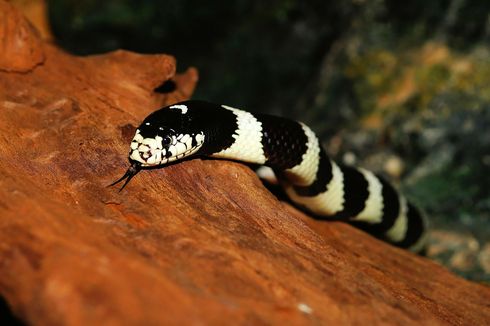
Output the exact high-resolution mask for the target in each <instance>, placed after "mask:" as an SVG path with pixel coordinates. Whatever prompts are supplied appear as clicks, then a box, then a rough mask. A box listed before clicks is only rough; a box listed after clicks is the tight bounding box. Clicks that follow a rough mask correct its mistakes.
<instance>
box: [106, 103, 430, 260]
mask: <svg viewBox="0 0 490 326" xmlns="http://www.w3.org/2000/svg"><path fill="white" fill-rule="evenodd" d="M197 156H210V157H217V158H225V159H231V160H236V161H243V162H249V163H254V164H260V165H265V166H269V167H271V168H272V169H273V170H274V171H275V174H276V176H277V177H278V178H279V181H280V184H281V186H282V187H283V189H284V191H285V192H286V194H287V195H288V197H289V198H290V199H291V201H293V202H294V203H295V204H296V205H297V206H299V207H301V208H303V209H305V210H307V211H309V212H311V213H312V214H314V215H315V216H316V217H319V218H324V219H336V220H343V221H346V222H349V223H352V224H354V225H355V226H357V227H360V228H361V229H364V230H366V231H367V232H369V233H371V234H372V235H374V236H376V237H378V238H381V239H383V240H385V241H387V242H389V243H391V244H394V245H396V246H399V247H403V248H407V249H410V250H411V251H414V252H420V251H422V250H423V249H424V247H425V240H426V236H425V235H426V232H425V229H426V227H425V225H426V221H425V219H424V217H423V216H422V215H421V214H420V213H419V211H418V210H417V209H416V208H415V207H414V206H413V205H411V204H410V203H408V202H407V200H406V199H405V198H404V197H403V196H402V195H401V194H399V193H398V192H397V191H396V190H395V189H394V188H393V187H392V186H391V185H390V184H389V183H388V182H386V181H385V180H383V179H382V178H381V177H379V176H377V175H375V174H374V173H372V172H370V171H367V170H364V169H361V168H354V167H350V166H346V165H343V164H338V163H335V162H334V161H332V160H331V159H330V158H329V157H328V155H327V154H326V152H325V151H324V150H323V149H322V148H321V146H320V143H319V140H318V138H317V137H316V135H315V134H314V133H313V131H312V130H311V129H310V128H309V127H308V126H306V125H304V124H303V123H301V122H296V121H292V120H288V119H284V118H280V117H275V116H271V115H266V114H252V113H249V112H246V111H242V110H238V109H235V108H231V107H228V106H225V105H218V104H212V103H207V102H202V101H185V102H181V103H178V104H174V105H171V106H168V107H164V108H162V109H160V110H158V111H155V112H153V113H151V114H150V115H149V116H148V117H146V119H145V120H144V121H143V123H142V124H141V125H140V126H139V127H138V129H137V130H136V134H135V136H134V138H133V140H132V142H131V149H130V152H129V160H130V162H131V167H130V168H129V169H128V171H127V172H126V174H125V175H124V176H123V177H122V178H121V179H119V180H117V181H116V182H115V183H114V184H116V183H119V182H121V181H123V180H126V183H125V184H124V185H126V184H127V182H128V181H129V180H130V179H131V178H132V177H133V176H134V175H135V174H136V173H138V171H139V170H140V169H141V168H145V167H155V166H164V165H166V164H168V163H170V162H174V161H177V160H181V159H183V158H189V157H197ZM123 187H124V186H123Z"/></svg>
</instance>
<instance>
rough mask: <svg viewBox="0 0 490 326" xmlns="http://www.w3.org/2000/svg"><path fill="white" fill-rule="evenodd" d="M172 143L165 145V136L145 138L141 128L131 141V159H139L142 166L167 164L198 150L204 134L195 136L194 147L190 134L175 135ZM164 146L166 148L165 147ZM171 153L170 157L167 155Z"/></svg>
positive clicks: (172, 137)
mask: <svg viewBox="0 0 490 326" xmlns="http://www.w3.org/2000/svg"><path fill="white" fill-rule="evenodd" d="M170 137H171V143H170V144H168V145H163V137H161V136H156V137H155V138H150V137H149V138H143V137H142V136H141V133H140V131H139V130H137V131H136V134H135V136H134V138H133V141H132V142H131V153H130V155H129V157H130V159H132V160H134V161H138V162H140V163H141V165H142V166H155V165H161V164H166V163H169V162H172V161H175V160H178V159H181V158H183V157H186V156H189V155H191V154H194V153H195V152H197V151H198V150H199V149H200V148H201V147H202V145H203V144H204V134H202V133H200V134H198V135H196V137H195V146H194V147H192V143H193V138H192V136H191V135H188V134H179V135H177V136H175V135H173V136H170ZM164 146H165V147H166V148H164ZM166 154H169V155H170V157H168V158H167V157H166Z"/></svg>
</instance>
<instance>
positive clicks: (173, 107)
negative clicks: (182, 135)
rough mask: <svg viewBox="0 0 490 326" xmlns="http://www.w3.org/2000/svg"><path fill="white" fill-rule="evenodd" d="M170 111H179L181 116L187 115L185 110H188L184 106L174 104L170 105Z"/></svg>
mask: <svg viewBox="0 0 490 326" xmlns="http://www.w3.org/2000/svg"><path fill="white" fill-rule="evenodd" d="M169 108H170V109H177V110H180V113H182V114H186V113H187V110H189V108H188V107H187V105H184V104H176V105H172V106H170V107H169Z"/></svg>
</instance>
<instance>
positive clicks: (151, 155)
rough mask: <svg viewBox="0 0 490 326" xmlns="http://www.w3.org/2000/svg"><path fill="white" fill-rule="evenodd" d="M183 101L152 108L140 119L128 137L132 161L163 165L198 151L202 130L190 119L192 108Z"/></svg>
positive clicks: (202, 138)
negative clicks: (131, 136) (131, 135)
mask: <svg viewBox="0 0 490 326" xmlns="http://www.w3.org/2000/svg"><path fill="white" fill-rule="evenodd" d="M184 103H186V102H183V103H180V104H175V105H171V106H169V107H165V108H163V109H160V110H158V111H155V112H153V113H152V114H150V115H149V116H148V117H147V118H146V119H145V120H144V121H143V122H142V123H141V125H140V126H139V127H138V129H136V133H135V135H134V137H133V140H132V141H131V149H130V151H129V160H130V162H131V163H135V162H137V163H138V164H140V165H141V167H152V166H158V165H164V164H167V163H170V162H173V161H176V160H180V159H182V158H184V157H189V156H191V155H193V154H195V153H197V152H198V151H199V149H200V148H201V147H202V145H203V144H204V138H205V135H204V131H202V130H200V129H199V128H198V127H197V124H196V123H194V122H193V119H192V115H191V114H190V112H189V111H191V110H192V108H191V107H190V105H189V104H184Z"/></svg>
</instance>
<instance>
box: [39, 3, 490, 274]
mask: <svg viewBox="0 0 490 326" xmlns="http://www.w3.org/2000/svg"><path fill="white" fill-rule="evenodd" d="M48 5H49V13H50V23H51V27H52V29H53V33H54V36H55V40H56V43H58V44H59V45H60V46H61V47H63V48H64V49H66V50H67V51H69V52H72V53H75V54H79V55H89V54H95V53H102V52H107V51H111V50H114V49H120V48H122V49H127V50H132V51H136V52H142V53H168V54H172V55H174V56H175V57H176V58H177V59H178V66H179V69H181V70H184V69H185V68H187V67H189V66H195V67H197V68H198V70H199V73H200V81H199V84H198V88H197V90H196V92H195V95H194V98H199V99H205V100H210V101H214V102H218V103H225V104H228V105H232V106H235V107H240V108H243V109H247V110H250V111H262V112H269V113H273V114H277V115H282V116H286V117H290V118H294V119H298V120H302V121H304V122H306V123H307V124H309V125H310V126H311V127H312V128H313V129H314V130H315V131H316V132H317V133H318V134H319V135H320V137H321V138H322V140H323V143H324V146H325V147H326V148H327V149H328V151H329V153H330V154H331V155H332V156H333V157H335V158H336V159H338V160H340V161H345V162H347V163H355V164H357V165H361V166H364V167H367V168H370V169H372V170H375V171H377V172H380V173H382V174H387V175H388V176H389V178H390V179H391V180H394V182H395V183H398V184H399V186H400V187H402V188H403V190H404V191H405V192H406V193H407V195H408V197H409V198H411V199H412V200H413V201H414V202H416V203H417V204H418V205H419V206H420V207H422V208H423V209H424V210H425V211H426V212H427V214H428V215H429V216H430V218H431V221H432V224H433V230H434V232H433V233H432V237H431V240H430V243H431V245H430V248H429V257H431V258H434V259H436V260H438V261H440V262H442V263H443V264H445V265H447V266H448V267H449V268H451V269H453V270H454V271H456V272H457V273H459V274H461V275H463V276H465V277H468V278H470V279H473V280H477V281H482V282H490V213H489V211H490V175H489V174H490V173H489V172H490V169H489V168H490V131H489V129H490V47H489V45H488V44H489V41H490V2H489V1H483V0H482V1H471V0H451V1H449V0H447V1H442V0H432V1H427V0H424V1H421V0H414V1H406V2H403V3H402V2H400V1H395V0H372V1H367V0H351V1H299V0H298V1H293V0H280V1H253V0H247V1H245V0H238V1H220V2H217V1H216V2H210V1H206V2H204V1H196V0H179V1H177V0H172V1H150V0H144V1H128V0H120V1H116V0H109V1H95V0H88V1H75V0H51V1H48Z"/></svg>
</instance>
